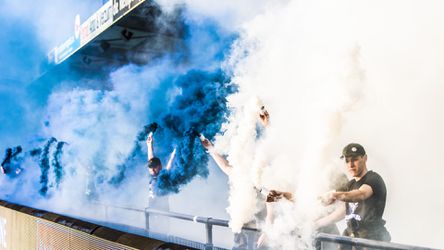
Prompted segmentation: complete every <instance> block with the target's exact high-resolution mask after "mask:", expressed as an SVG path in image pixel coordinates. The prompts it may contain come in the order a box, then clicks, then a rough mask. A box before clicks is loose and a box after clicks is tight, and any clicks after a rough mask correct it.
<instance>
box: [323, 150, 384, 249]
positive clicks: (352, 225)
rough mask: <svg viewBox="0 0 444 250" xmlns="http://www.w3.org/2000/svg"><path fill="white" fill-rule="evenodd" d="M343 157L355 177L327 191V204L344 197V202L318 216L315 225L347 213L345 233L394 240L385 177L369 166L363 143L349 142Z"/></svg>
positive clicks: (326, 222)
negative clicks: (388, 224)
mask: <svg viewBox="0 0 444 250" xmlns="http://www.w3.org/2000/svg"><path fill="white" fill-rule="evenodd" d="M341 159H345V165H346V166H347V171H348V172H349V173H350V175H351V176H352V177H353V179H352V180H350V181H349V182H348V183H347V185H346V186H345V188H344V190H339V191H332V192H329V193H327V194H326V195H324V197H323V201H324V203H325V204H331V203H333V202H335V201H340V202H342V204H343V205H340V206H338V209H336V210H335V211H334V212H332V213H331V214H329V215H327V216H325V217H323V218H321V219H319V220H317V221H316V222H315V227H317V228H319V227H323V226H326V225H329V224H332V223H335V222H337V221H339V220H341V219H343V218H344V217H345V219H346V222H347V228H346V229H345V231H344V233H343V235H344V236H350V237H356V238H365V239H372V240H379V241H390V240H391V236H390V233H389V232H388V231H387V229H386V228H385V220H383V219H382V215H383V213H384V209H385V203H386V197H387V189H386V186H385V183H384V180H383V179H382V177H381V176H380V175H379V174H377V173H376V172H374V171H371V170H370V171H369V170H367V164H366V163H367V154H366V152H365V150H364V147H362V146H361V145H360V144H357V143H350V144H348V145H347V146H345V147H344V149H343V151H342V156H341Z"/></svg>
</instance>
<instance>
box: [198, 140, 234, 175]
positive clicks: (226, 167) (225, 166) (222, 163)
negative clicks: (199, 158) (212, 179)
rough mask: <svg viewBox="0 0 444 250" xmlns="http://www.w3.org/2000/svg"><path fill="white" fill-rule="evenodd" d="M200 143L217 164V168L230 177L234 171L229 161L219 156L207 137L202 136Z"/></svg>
mask: <svg viewBox="0 0 444 250" xmlns="http://www.w3.org/2000/svg"><path fill="white" fill-rule="evenodd" d="M200 142H201V143H202V146H203V147H204V148H205V149H206V150H207V151H208V153H209V154H210V156H211V158H213V160H214V161H215V162H216V164H217V166H218V167H219V168H220V169H221V170H222V172H224V173H225V174H226V175H230V174H231V172H232V171H233V167H231V166H230V163H228V161H227V159H225V158H224V157H222V156H221V155H220V154H218V153H217V152H216V150H215V148H214V146H213V144H212V143H211V142H210V141H209V140H208V139H207V138H205V137H203V136H201V138H200Z"/></svg>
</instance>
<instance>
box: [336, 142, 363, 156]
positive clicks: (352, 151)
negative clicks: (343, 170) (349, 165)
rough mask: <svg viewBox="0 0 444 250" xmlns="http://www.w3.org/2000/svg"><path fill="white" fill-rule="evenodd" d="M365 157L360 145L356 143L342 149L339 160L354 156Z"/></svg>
mask: <svg viewBox="0 0 444 250" xmlns="http://www.w3.org/2000/svg"><path fill="white" fill-rule="evenodd" d="M364 155H365V149H364V147H363V146H361V144H358V143H350V144H348V145H347V146H345V147H344V149H343V150H342V155H341V159H344V158H347V157H356V156H364Z"/></svg>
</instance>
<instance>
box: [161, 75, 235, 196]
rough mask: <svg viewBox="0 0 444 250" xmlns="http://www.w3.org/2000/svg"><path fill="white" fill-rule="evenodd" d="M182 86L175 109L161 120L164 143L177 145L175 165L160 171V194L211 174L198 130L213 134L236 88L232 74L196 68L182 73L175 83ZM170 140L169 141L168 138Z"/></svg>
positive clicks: (217, 129)
mask: <svg viewBox="0 0 444 250" xmlns="http://www.w3.org/2000/svg"><path fill="white" fill-rule="evenodd" d="M174 85H175V86H178V87H179V88H180V89H181V90H182V94H181V95H179V96H177V97H176V98H175V100H174V103H173V105H172V107H173V108H172V110H171V112H170V113H169V114H166V115H165V116H164V117H163V118H162V119H161V121H160V126H161V127H165V130H164V131H163V133H162V134H161V135H160V137H161V138H166V140H165V139H163V140H162V142H163V143H170V144H172V145H174V146H175V147H176V150H177V153H176V154H177V155H176V157H177V158H176V161H175V164H174V165H173V167H172V169H171V170H169V171H167V170H163V171H161V173H160V174H159V177H158V181H157V183H156V184H157V185H156V189H157V193H159V194H166V193H169V192H179V190H180V187H181V185H183V184H186V183H188V182H189V181H191V179H192V178H193V177H194V176H197V175H198V176H201V177H207V176H208V168H207V163H208V156H207V154H206V152H204V150H203V148H202V146H201V145H200V142H199V141H198V140H199V139H198V138H197V137H196V135H195V133H194V132H195V131H196V132H198V133H202V134H205V135H206V136H208V137H210V138H211V137H214V136H215V135H216V133H218V132H220V128H221V124H222V123H223V122H225V121H226V117H227V116H228V109H227V106H226V99H225V98H226V97H227V96H228V95H229V94H232V93H233V92H234V91H236V88H235V86H233V85H232V84H231V83H230V78H229V77H228V76H226V75H225V74H224V73H223V72H222V71H221V70H218V71H215V72H206V71H199V70H193V71H189V72H188V73H187V74H185V75H183V76H181V77H179V78H178V79H177V80H176V82H175V84H174ZM168 141H169V142H168Z"/></svg>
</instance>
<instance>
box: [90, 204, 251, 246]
mask: <svg viewBox="0 0 444 250" xmlns="http://www.w3.org/2000/svg"><path fill="white" fill-rule="evenodd" d="M93 204H94V205H99V206H102V207H104V213H105V218H108V214H109V211H108V210H109V208H113V209H122V210H126V211H133V212H138V213H143V214H144V215H145V230H146V232H147V233H148V235H149V236H154V237H155V238H159V239H161V240H165V241H170V242H172V243H176V244H179V243H180V244H184V245H188V246H189V247H197V248H201V249H205V250H213V249H223V248H219V247H215V246H214V244H213V226H219V227H225V228H228V227H229V224H228V220H222V219H215V218H211V217H203V216H193V215H188V214H182V213H175V212H169V211H163V210H158V209H152V208H149V207H147V208H145V209H140V208H132V207H125V206H117V205H109V204H102V203H93ZM150 215H158V216H164V217H168V218H173V219H178V220H183V221H190V222H194V223H200V224H204V225H205V232H206V242H205V243H203V244H202V243H198V242H193V241H189V240H186V239H181V238H179V237H165V235H161V234H156V233H150V231H151V230H150ZM242 230H247V231H251V232H257V231H258V229H257V228H254V227H249V226H244V227H242ZM162 236H164V237H162ZM249 249H254V248H251V247H250V248H249Z"/></svg>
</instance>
